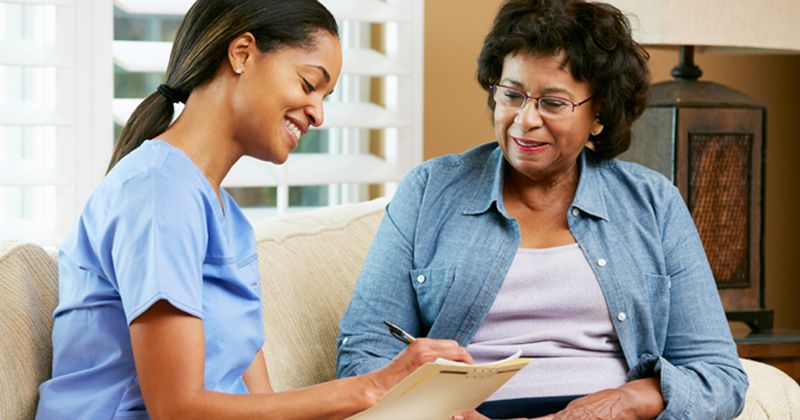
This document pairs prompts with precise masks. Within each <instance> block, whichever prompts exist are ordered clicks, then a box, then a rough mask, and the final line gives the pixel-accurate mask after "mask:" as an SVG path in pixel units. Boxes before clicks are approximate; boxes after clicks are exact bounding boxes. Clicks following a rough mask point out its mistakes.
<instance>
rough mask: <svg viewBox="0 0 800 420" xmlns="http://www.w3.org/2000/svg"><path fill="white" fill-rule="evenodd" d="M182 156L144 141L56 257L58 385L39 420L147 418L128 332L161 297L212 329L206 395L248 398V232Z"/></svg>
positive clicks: (254, 321) (251, 242)
mask: <svg viewBox="0 0 800 420" xmlns="http://www.w3.org/2000/svg"><path fill="white" fill-rule="evenodd" d="M220 194H221V195H222V201H223V203H224V208H222V207H221V206H220V202H219V199H218V198H217V195H216V193H215V192H214V189H213V188H212V187H211V185H210V184H209V183H208V181H207V180H206V178H205V176H204V175H203V173H202V172H201V171H200V170H199V168H197V166H195V165H194V163H193V162H192V161H191V160H190V159H189V158H188V156H186V155H185V154H184V153H183V152H182V151H180V150H179V149H177V148H175V147H173V146H171V145H170V144H169V143H167V142H164V141H161V140H150V141H146V142H144V143H143V144H142V145H141V146H140V147H139V148H137V149H136V150H134V151H133V152H131V153H130V154H128V155H127V156H126V157H125V158H123V159H122V160H121V161H120V162H118V163H117V165H116V166H115V167H114V169H113V170H112V171H111V172H110V173H109V174H108V175H107V176H106V177H105V178H104V179H103V181H102V182H101V183H100V185H99V186H98V188H97V189H96V190H95V191H94V193H93V194H92V196H91V197H90V198H89V201H88V203H87V204H86V207H85V208H84V210H83V213H82V214H81V217H80V219H79V221H78V225H77V227H76V228H75V230H73V232H72V234H71V235H70V236H69V238H68V239H67V240H66V242H65V243H64V245H63V247H62V249H61V251H60V252H59V304H58V307H57V308H56V310H55V312H54V314H53V317H54V319H55V324H54V326H53V378H52V379H50V380H49V381H47V382H45V383H43V384H42V385H41V386H40V387H39V395H40V400H39V409H38V412H37V418H39V419H58V418H65V419H67V418H68V419H70V420H75V419H110V418H124V419H140V418H141V419H147V418H148V416H147V413H146V412H145V408H144V401H143V400H142V395H141V391H140V389H139V381H138V378H137V375H136V370H135V367H134V362H133V355H132V351H131V342H130V333H129V329H128V328H129V326H130V324H131V322H132V321H133V320H134V319H136V317H138V316H139V315H141V314H142V313H144V312H145V311H146V310H147V309H148V308H149V307H150V306H151V305H153V304H154V303H155V302H157V301H159V300H162V299H164V300H166V301H168V302H169V303H170V304H172V306H174V307H176V308H178V309H180V310H181V311H183V312H185V313H187V314H189V315H192V316H195V317H197V318H200V319H202V320H203V329H204V332H205V356H206V361H205V387H206V389H207V390H210V391H218V392H224V393H239V394H242V393H247V389H246V388H245V385H244V382H243V380H242V374H243V373H244V372H245V370H246V369H247V368H248V367H249V366H250V364H251V363H252V362H253V358H254V357H255V355H256V352H257V351H258V350H259V349H260V348H261V346H262V345H263V342H264V336H263V331H264V330H263V327H262V306H261V288H260V285H259V278H258V257H257V254H256V247H255V237H254V234H253V229H252V227H251V226H250V223H248V221H247V220H246V219H245V216H244V214H243V213H242V212H241V210H240V209H239V208H238V206H237V205H236V203H235V202H234V200H233V199H232V198H231V197H230V195H228V194H227V193H226V192H225V191H223V190H220Z"/></svg>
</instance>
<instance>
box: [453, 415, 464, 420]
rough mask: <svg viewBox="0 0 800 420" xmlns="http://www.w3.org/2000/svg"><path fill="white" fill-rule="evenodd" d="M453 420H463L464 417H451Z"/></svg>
mask: <svg viewBox="0 0 800 420" xmlns="http://www.w3.org/2000/svg"><path fill="white" fill-rule="evenodd" d="M453 420H464V416H453Z"/></svg>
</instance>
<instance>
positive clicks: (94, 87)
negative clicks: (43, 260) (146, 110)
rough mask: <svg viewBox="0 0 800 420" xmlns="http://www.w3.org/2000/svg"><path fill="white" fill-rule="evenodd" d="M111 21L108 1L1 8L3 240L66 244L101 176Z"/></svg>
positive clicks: (13, 0)
mask: <svg viewBox="0 0 800 420" xmlns="http://www.w3.org/2000/svg"><path fill="white" fill-rule="evenodd" d="M110 16H111V5H110V3H109V2H108V1H106V0H80V1H78V0H0V240H7V239H16V240H25V241H33V242H38V243H42V244H49V245H58V244H60V242H61V241H63V239H64V237H65V236H66V234H67V233H68V231H69V230H70V229H71V228H72V227H73V226H74V224H75V222H76V220H77V217H78V215H79V214H80V211H81V207H82V206H83V203H84V202H85V201H86V198H87V197H88V195H89V193H90V192H91V190H92V189H93V188H94V186H95V185H96V184H97V182H98V181H99V180H100V179H101V178H102V176H103V172H104V169H105V167H104V164H105V163H106V162H107V160H108V156H109V154H110V150H111V144H110V143H109V141H108V140H109V138H110V137H111V123H110V120H109V116H108V107H107V103H108V102H107V100H106V98H108V97H109V96H110V90H111V72H110V67H109V66H104V64H105V63H108V62H109V61H110V58H111V49H110V45H108V43H107V42H106V43H104V42H103V41H104V40H108V39H110V37H111V21H110ZM90 23H91V24H90Z"/></svg>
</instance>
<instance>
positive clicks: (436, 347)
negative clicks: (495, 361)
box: [367, 338, 472, 402]
mask: <svg viewBox="0 0 800 420" xmlns="http://www.w3.org/2000/svg"><path fill="white" fill-rule="evenodd" d="M440 357H441V358H443V359H447V360H452V361H455V362H463V363H472V357H471V356H470V355H469V353H467V349H465V348H463V347H461V346H459V345H458V342H456V341H454V340H437V339H431V338H418V339H416V340H414V341H412V342H411V344H409V345H408V347H406V348H405V349H404V350H403V351H402V352H400V354H398V355H397V357H395V358H394V360H392V362H391V363H389V364H388V365H387V366H386V367H384V368H383V369H379V370H377V371H375V372H372V373H369V374H367V375H371V380H372V383H373V385H374V387H373V388H374V395H372V396H373V398H374V401H375V402H377V401H378V399H380V397H381V396H383V394H385V393H386V392H387V391H389V390H390V389H391V388H392V387H393V386H395V385H396V384H397V383H398V382H400V381H401V380H402V379H403V378H405V377H406V376H408V375H409V374H410V373H411V372H413V371H415V370H417V368H418V367H420V366H422V365H423V364H425V363H428V362H433V361H435V360H436V359H437V358H440Z"/></svg>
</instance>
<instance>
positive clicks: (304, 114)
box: [230, 31, 342, 164]
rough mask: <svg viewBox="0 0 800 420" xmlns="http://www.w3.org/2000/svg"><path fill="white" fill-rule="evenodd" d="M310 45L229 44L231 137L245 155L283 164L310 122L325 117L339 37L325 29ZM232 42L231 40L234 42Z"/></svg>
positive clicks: (335, 70) (336, 69) (339, 52)
mask: <svg viewBox="0 0 800 420" xmlns="http://www.w3.org/2000/svg"><path fill="white" fill-rule="evenodd" d="M314 39H315V42H314V45H313V47H311V48H297V47H283V48H279V49H277V50H275V51H271V52H268V53H262V52H260V51H258V50H257V49H255V47H254V45H252V46H247V45H245V46H243V49H242V50H241V51H248V52H247V54H241V51H237V49H236V48H237V46H236V45H232V47H231V50H232V51H231V56H232V59H231V60H230V61H231V62H230V66H231V69H230V71H232V72H233V73H236V72H238V71H241V73H240V74H239V75H237V76H235V78H236V89H235V92H234V94H233V95H232V97H231V107H232V115H233V124H234V126H233V129H234V140H235V141H236V142H237V143H238V144H239V145H240V146H241V147H242V149H243V150H244V154H246V155H249V156H252V157H255V158H257V159H261V160H266V161H269V162H273V163H277V164H280V163H283V162H285V161H286V159H287V158H288V157H289V152H291V151H292V150H293V149H294V148H295V147H297V143H298V141H299V140H300V137H301V136H302V135H303V134H305V133H306V132H307V131H308V129H309V128H311V127H319V126H320V125H321V124H322V122H323V118H324V111H323V104H322V101H323V100H324V99H325V97H326V96H328V95H329V94H330V93H331V92H332V91H333V88H334V85H335V84H336V80H337V79H338V77H339V72H340V71H341V68H342V50H341V47H340V45H339V39H338V38H336V37H335V36H333V35H331V34H329V33H327V32H322V31H320V32H317V33H316V34H315V35H314ZM235 43H236V41H234V44H235Z"/></svg>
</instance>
